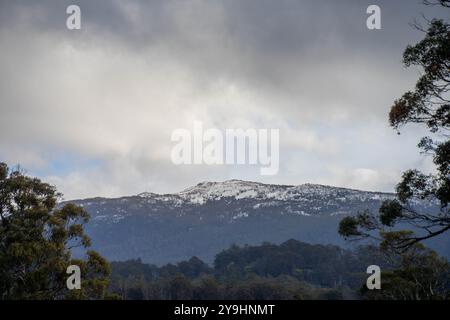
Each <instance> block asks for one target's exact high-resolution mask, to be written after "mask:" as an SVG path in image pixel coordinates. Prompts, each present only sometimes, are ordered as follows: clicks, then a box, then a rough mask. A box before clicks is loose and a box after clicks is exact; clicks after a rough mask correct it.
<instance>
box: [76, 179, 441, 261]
mask: <svg viewBox="0 0 450 320" xmlns="http://www.w3.org/2000/svg"><path fill="white" fill-rule="evenodd" d="M394 198H395V195H394V194H390V193H381V192H368V191H359V190H352V189H346V188H337V187H331V186H323V185H316V184H302V185H297V186H289V185H272V184H262V183H257V182H249V181H241V180H228V181H224V182H202V183H199V184H197V185H195V186H193V187H190V188H187V189H185V190H183V191H180V192H178V193H173V194H156V193H150V192H144V193H140V194H138V195H135V196H128V197H121V198H114V199H106V198H93V199H85V200H76V201H72V202H74V203H76V204H78V205H81V206H83V207H84V208H85V209H86V210H87V211H88V212H89V213H90V214H91V217H92V218H91V222H90V223H89V225H88V226H87V231H88V233H89V234H90V236H91V237H92V238H93V243H94V247H95V248H96V249H98V250H99V251H100V252H102V254H104V255H105V256H107V257H108V258H109V259H112V260H117V259H129V258H138V257H140V258H142V259H143V260H144V261H148V262H152V263H157V264H159V263H167V262H171V261H178V260H181V259H185V258H189V257H191V256H193V255H196V256H199V257H201V258H203V259H205V260H207V261H211V260H212V258H213V256H214V255H215V254H217V253H218V252H220V251H221V250H223V249H225V248H227V247H228V246H229V245H231V244H233V243H236V244H258V243H261V242H264V241H269V242H282V241H285V240H287V239H290V238H294V239H297V240H301V241H306V242H314V243H333V244H341V245H342V244H343V240H342V239H341V238H340V237H339V236H338V234H337V226H338V223H339V221H340V219H342V216H343V215H352V214H356V213H357V212H360V211H363V210H373V211H374V212H376V211H377V210H378V208H379V206H380V204H381V202H382V201H383V200H386V199H394ZM416 205H418V206H420V207H422V209H424V210H428V209H431V207H432V206H433V203H431V202H417V203H416Z"/></svg>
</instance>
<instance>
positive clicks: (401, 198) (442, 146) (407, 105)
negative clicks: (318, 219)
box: [339, 0, 450, 252]
mask: <svg viewBox="0 0 450 320" xmlns="http://www.w3.org/2000/svg"><path fill="white" fill-rule="evenodd" d="M425 4H432V1H425ZM434 4H438V5H441V6H443V7H445V8H449V4H450V2H449V1H447V0H440V1H435V2H434ZM427 22H428V28H427V30H423V29H421V28H420V27H418V28H419V29H421V30H422V31H423V32H425V37H424V39H423V40H422V41H420V42H419V43H417V44H415V45H411V46H408V47H407V48H406V50H405V51H404V54H403V62H404V64H405V66H406V67H410V66H417V67H419V68H420V69H422V71H423V72H422V75H421V76H420V78H419V79H418V81H417V83H416V86H415V89H414V90H413V91H408V92H406V93H405V94H403V96H402V97H401V98H400V99H397V100H396V101H395V102H394V105H393V106H392V108H391V111H390V113H389V122H390V124H391V126H392V127H394V128H395V129H397V130H398V129H399V128H400V127H401V126H403V125H406V124H409V123H416V124H420V125H423V126H425V127H426V128H428V130H429V131H430V133H431V134H432V135H433V137H424V138H422V140H421V141H420V142H419V148H421V149H422V150H423V152H424V153H426V154H428V155H431V156H432V157H433V163H434V165H435V167H436V173H434V174H424V173H422V172H420V171H419V170H408V171H406V172H405V173H404V174H403V176H402V179H401V181H400V182H399V183H398V185H397V188H396V191H397V196H398V200H393V201H392V200H389V201H386V202H384V203H383V204H382V206H381V208H380V210H379V215H378V216H375V215H371V214H358V215H357V216H356V217H351V218H345V219H343V220H342V221H341V224H340V227H339V233H340V234H341V235H343V236H344V237H346V238H350V239H361V238H368V237H374V232H373V231H375V230H379V234H380V236H381V238H382V239H381V240H382V241H383V245H384V246H387V245H391V246H392V248H394V249H396V250H398V252H405V251H407V250H408V249H409V248H411V247H414V246H415V245H416V244H417V243H419V242H421V241H423V240H426V239H429V238H433V237H436V236H439V235H440V234H442V233H444V232H446V231H448V230H450V206H449V201H450V140H449V136H450V135H449V131H450V97H449V92H450V24H449V22H448V21H445V20H439V19H433V20H431V21H427ZM417 199H421V200H425V201H436V202H438V206H437V208H436V209H435V210H434V212H418V211H416V209H415V208H414V201H415V200H417ZM400 224H401V225H402V226H404V225H405V224H410V225H412V226H414V228H415V229H414V230H411V231H409V232H402V231H399V230H398V228H394V227H396V226H398V225H400ZM412 231H414V232H412Z"/></svg>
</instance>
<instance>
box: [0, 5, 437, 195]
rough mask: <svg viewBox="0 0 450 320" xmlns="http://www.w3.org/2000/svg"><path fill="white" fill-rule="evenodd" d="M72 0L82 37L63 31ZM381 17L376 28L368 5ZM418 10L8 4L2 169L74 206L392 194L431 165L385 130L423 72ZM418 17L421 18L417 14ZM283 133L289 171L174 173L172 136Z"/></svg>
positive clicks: (411, 137)
mask: <svg viewBox="0 0 450 320" xmlns="http://www.w3.org/2000/svg"><path fill="white" fill-rule="evenodd" d="M69 4H77V5H79V6H80V8H81V12H82V20H81V21H82V28H81V30H68V29H67V28H66V18H67V14H66V8H67V6H68V5H69ZM370 4H377V5H379V6H380V8H381V14H382V15H381V19H382V29H381V30H368V29H367V27H366V19H367V16H368V15H367V14H366V8H367V7H368V6H369V5H370ZM422 14H424V15H425V16H426V17H434V16H436V15H439V11H438V8H433V7H425V6H423V5H422V4H421V3H420V1H350V0H346V1H312V0H311V1H300V0H296V1H295V0H281V1H270V0H260V1H256V0H250V1H241V0H226V1H225V0H212V1H201V0H188V1H172V0H158V1H156V0H155V1H139V0H130V1H114V0H113V1H87V0H83V1H81V0H80V1H50V0H43V1H21V0H19V1H7V0H0V44H1V50H0V70H1V77H0V112H1V117H0V159H1V160H2V161H7V162H8V163H9V164H17V163H20V164H21V165H22V166H23V167H25V168H26V169H27V171H28V172H29V173H30V174H33V175H38V176H39V177H41V178H43V179H45V180H47V181H50V182H51V183H53V184H56V185H57V186H58V188H59V189H60V190H61V191H62V192H63V193H64V194H65V198H66V199H73V198H79V197H89V196H119V195H127V194H136V193H139V192H142V191H153V192H175V191H179V190H181V189H183V188H185V187H187V186H189V185H194V184H196V183H197V182H199V181H208V180H212V181H216V180H226V179H232V178H237V179H246V180H255V181H261V182H266V183H279V184H301V183H304V182H311V183H322V184H329V185H336V186H342V187H351V188H360V189H369V190H377V191H392V190H393V188H394V186H395V183H396V182H397V181H398V179H399V177H400V175H401V172H402V171H403V170H405V169H408V168H421V169H422V170H425V171H427V170H430V169H431V166H430V159H427V158H426V157H423V156H422V155H420V154H419V152H418V149H417V148H416V144H417V142H418V140H419V138H420V137H421V136H423V135H424V132H422V131H421V130H420V129H419V128H415V127H408V128H405V130H403V131H402V134H401V135H400V136H399V135H397V133H396V132H395V131H394V130H392V129H391V128H390V127H389V126H388V121H387V114H388V112H389V109H390V106H391V105H392V103H393V101H394V100H395V99H396V98H398V97H400V96H401V94H402V93H403V92H404V91H406V90H409V89H411V88H412V87H413V86H414V84H415V81H416V80H417V77H418V75H419V72H420V70H417V69H414V68H411V69H405V68H404V66H403V65H402V61H401V60H402V53H403V50H404V49H405V47H406V46H407V45H408V44H414V43H416V42H417V41H418V40H420V39H421V38H422V37H423V34H422V33H421V32H420V31H418V30H415V29H414V28H412V27H411V26H410V23H411V22H413V21H414V19H417V20H419V21H421V19H422ZM422 21H423V20H422ZM196 120H198V121H202V122H203V123H204V125H205V127H215V128H219V129H222V130H225V129H226V128H256V129H258V128H278V129H280V170H279V172H278V174H277V175H274V176H261V175H260V174H259V167H255V166H242V165H241V166H230V165H228V166H207V165H196V166H187V165H184V166H176V165H174V164H173V163H172V162H171V161H170V151H171V148H172V147H173V143H172V142H171V141H170V136H171V132H172V131H173V130H175V129H177V128H187V129H191V128H192V124H193V122H194V121H196Z"/></svg>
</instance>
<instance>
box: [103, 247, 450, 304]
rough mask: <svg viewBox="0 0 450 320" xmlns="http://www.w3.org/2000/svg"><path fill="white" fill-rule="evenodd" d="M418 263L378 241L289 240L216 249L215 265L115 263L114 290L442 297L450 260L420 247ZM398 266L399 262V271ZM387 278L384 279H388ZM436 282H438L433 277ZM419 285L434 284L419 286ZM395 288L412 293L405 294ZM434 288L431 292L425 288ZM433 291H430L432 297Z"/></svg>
mask: <svg viewBox="0 0 450 320" xmlns="http://www.w3.org/2000/svg"><path fill="white" fill-rule="evenodd" d="M409 259H413V260H414V261H420V263H421V264H420V266H419V265H415V266H414V267H413V268H410V269H404V268H402V266H404V265H405V263H406V261H405V260H404V259H402V257H400V256H397V255H395V254H394V255H390V254H387V253H386V252H382V251H380V250H379V249H378V248H377V247H373V246H361V247H358V248H356V249H354V250H344V249H342V248H340V247H337V246H332V245H312V244H307V243H302V242H299V241H296V240H289V241H286V242H284V243H282V244H280V245H274V244H269V243H265V244H262V245H260V246H244V247H239V246H235V245H234V246H232V247H230V248H229V249H227V250H224V251H222V252H220V253H219V254H217V255H216V258H215V261H214V266H209V265H208V264H206V263H204V262H203V261H201V260H200V259H198V258H197V257H192V258H191V259H190V260H188V261H182V262H179V263H177V264H176V265H175V264H167V265H165V266H162V267H157V266H155V265H149V264H145V263H142V261H141V260H140V259H137V260H128V261H123V262H112V263H111V267H112V273H111V284H110V290H111V292H112V293H115V294H117V296H119V297H120V298H122V299H333V300H336V299H377V298H379V299H386V298H389V296H391V298H399V299H402V298H404V299H408V298H411V299H415V298H432V299H445V298H448V297H449V294H450V281H449V275H450V265H449V264H448V263H447V261H446V260H445V259H442V258H439V257H437V256H436V254H435V253H433V252H431V251H428V250H427V249H424V248H422V250H420V252H416V254H415V255H414V258H413V257H412V256H411V257H409ZM372 264H376V265H378V266H380V267H381V268H382V270H384V272H383V277H385V278H386V280H387V282H386V289H385V290H384V288H383V290H380V292H377V293H374V292H370V291H368V290H365V289H364V288H365V283H366V279H367V277H368V276H369V275H368V274H367V273H366V268H367V266H369V265H372ZM397 268H402V269H401V271H399V270H400V269H399V270H397ZM383 280H384V279H383ZM436 280H438V281H439V286H435V285H434V282H435V281H436ZM417 283H420V286H423V287H424V288H430V290H432V291H433V293H432V294H431V293H430V292H427V289H425V290H423V291H420V290H419V291H418V290H417V289H418V288H419V286H418V285H417ZM396 290H402V292H403V293H405V294H407V295H408V296H404V297H401V296H400V295H399V293H398V292H396ZM428 291H429V290H428ZM430 294H431V295H430Z"/></svg>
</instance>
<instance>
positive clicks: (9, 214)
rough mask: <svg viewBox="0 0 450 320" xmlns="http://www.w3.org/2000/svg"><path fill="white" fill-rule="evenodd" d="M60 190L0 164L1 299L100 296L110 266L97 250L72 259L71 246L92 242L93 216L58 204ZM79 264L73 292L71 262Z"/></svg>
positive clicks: (74, 207) (100, 297)
mask: <svg viewBox="0 0 450 320" xmlns="http://www.w3.org/2000/svg"><path fill="white" fill-rule="evenodd" d="M59 197H60V194H59V193H57V191H56V189H55V188H54V187H53V186H51V185H49V184H46V183H43V182H41V181H40V180H39V179H36V178H31V177H28V176H26V175H24V174H23V172H21V171H20V170H12V171H10V170H9V169H8V166H7V165H6V164H4V163H1V164H0V266H1V267H0V299H66V298H80V299H102V298H104V297H105V294H106V289H107V286H108V276H109V273H110V269H109V266H108V263H107V262H106V260H104V259H103V258H102V257H101V256H100V255H99V254H98V253H96V252H94V251H88V253H87V258H88V259H87V260H86V261H84V260H74V259H72V257H71V251H70V250H71V248H74V247H84V248H87V247H89V245H90V239H89V238H88V237H87V236H86V234H84V232H83V224H85V223H86V222H87V221H88V220H89V215H88V214H87V212H86V211H85V210H83V209H82V208H80V207H77V206H75V205H73V204H68V205H65V206H63V207H61V208H59V207H56V204H57V200H58V198H59ZM73 264H76V265H78V266H79V267H80V268H81V271H82V277H81V280H82V282H81V286H82V289H81V290H74V291H69V290H68V289H67V287H66V280H67V277H68V275H67V274H66V270H67V267H68V266H69V265H73Z"/></svg>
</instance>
